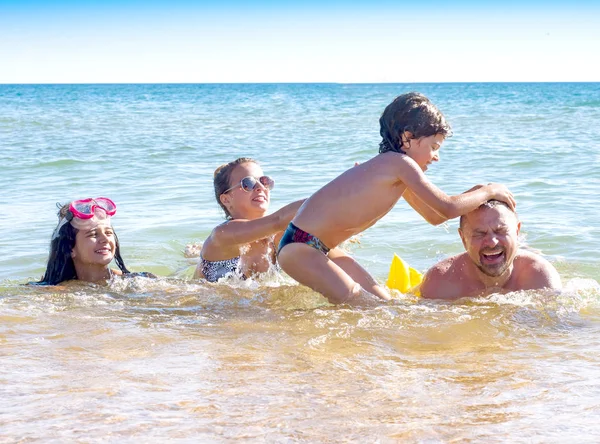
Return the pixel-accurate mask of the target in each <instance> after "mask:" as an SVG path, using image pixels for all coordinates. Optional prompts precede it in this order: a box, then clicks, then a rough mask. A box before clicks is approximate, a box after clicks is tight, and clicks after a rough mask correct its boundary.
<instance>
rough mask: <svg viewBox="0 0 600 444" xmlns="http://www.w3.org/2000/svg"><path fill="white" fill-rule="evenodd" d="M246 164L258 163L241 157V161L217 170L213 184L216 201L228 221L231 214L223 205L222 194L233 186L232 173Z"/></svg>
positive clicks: (222, 166) (226, 164) (227, 164)
mask: <svg viewBox="0 0 600 444" xmlns="http://www.w3.org/2000/svg"><path fill="white" fill-rule="evenodd" d="M244 163H256V164H258V162H257V161H256V160H254V159H252V158H250V157H240V158H239V159H235V160H234V161H232V162H229V163H225V164H223V165H221V166H220V167H219V168H217V169H216V170H215V174H214V178H213V184H214V187H215V199H217V203H218V204H219V205H220V206H221V208H222V209H223V211H224V212H225V218H226V219H227V220H230V219H231V214H229V210H227V207H226V206H225V205H223V202H221V199H220V197H221V194H223V193H224V192H225V191H227V190H228V189H229V188H231V187H232V186H233V185H231V184H230V181H231V173H232V172H233V170H234V169H235V167H236V166H238V165H242V164H244Z"/></svg>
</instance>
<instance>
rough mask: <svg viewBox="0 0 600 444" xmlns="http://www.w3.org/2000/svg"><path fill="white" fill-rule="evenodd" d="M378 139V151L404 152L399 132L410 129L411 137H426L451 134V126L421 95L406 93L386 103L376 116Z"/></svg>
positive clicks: (402, 132) (448, 135)
mask: <svg viewBox="0 0 600 444" xmlns="http://www.w3.org/2000/svg"><path fill="white" fill-rule="evenodd" d="M379 125H380V130H379V133H380V134H381V137H382V140H381V142H380V143H379V152H380V153H386V152H388V151H393V152H396V153H404V150H403V149H402V134H404V131H410V132H411V133H412V138H414V139H418V138H420V137H429V136H433V135H435V134H441V135H443V136H444V137H450V136H452V129H451V128H450V125H449V124H448V122H446V119H445V117H444V115H443V114H442V113H441V112H440V110H439V109H437V107H436V106H435V105H434V104H433V103H431V101H430V100H429V99H428V98H427V97H425V96H424V95H423V94H420V93H417V92H410V93H406V94H402V95H401V96H398V97H396V98H395V99H394V101H393V102H392V103H390V104H389V105H388V106H387V107H386V108H385V110H384V111H383V114H381V118H380V119H379Z"/></svg>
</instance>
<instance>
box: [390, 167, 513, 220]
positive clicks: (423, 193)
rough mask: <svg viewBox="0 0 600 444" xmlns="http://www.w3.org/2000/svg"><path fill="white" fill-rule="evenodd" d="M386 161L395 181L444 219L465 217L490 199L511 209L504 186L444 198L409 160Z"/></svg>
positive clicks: (508, 192) (486, 186)
mask: <svg viewBox="0 0 600 444" xmlns="http://www.w3.org/2000/svg"><path fill="white" fill-rule="evenodd" d="M388 160H389V161H390V162H391V163H393V164H394V165H393V167H394V168H395V171H396V172H397V173H396V174H397V177H398V180H399V181H401V182H403V183H404V185H406V188H407V190H406V191H408V190H410V191H412V193H413V194H414V195H415V196H416V197H418V198H419V199H420V200H421V201H422V202H423V203H424V204H425V205H427V206H429V207H430V208H431V209H432V210H433V211H435V212H436V213H438V215H440V216H441V217H443V218H445V219H453V218H455V217H458V216H461V215H463V214H466V213H468V212H469V211H472V210H474V209H476V208H477V207H479V206H480V205H481V204H482V203H484V202H487V201H488V200H490V199H496V200H500V201H502V202H506V203H507V204H508V205H509V207H511V208H512V209H514V208H515V200H514V198H513V196H512V193H511V192H510V191H508V188H506V187H505V186H504V185H501V184H488V185H484V186H482V187H480V188H475V189H471V190H470V191H467V192H465V193H462V194H459V195H456V196H448V195H447V194H446V193H444V192H443V191H442V190H440V189H439V188H438V187H436V186H435V185H434V184H433V183H431V182H430V181H429V180H428V179H427V177H426V176H425V174H424V173H423V171H422V170H421V168H420V167H419V165H418V164H417V163H416V162H415V161H414V160H412V159H411V158H410V157H408V156H397V157H396V156H394V157H390V158H389V159H388ZM406 191H405V193H406Z"/></svg>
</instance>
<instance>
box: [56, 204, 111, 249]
mask: <svg viewBox="0 0 600 444" xmlns="http://www.w3.org/2000/svg"><path fill="white" fill-rule="evenodd" d="M116 212H117V205H116V204H115V203H114V202H113V201H112V200H110V199H109V198H107V197H96V198H95V199H80V200H74V201H73V202H71V204H70V205H69V211H68V212H67V214H66V216H65V217H61V218H60V219H59V222H58V226H57V227H56V228H55V229H54V233H52V239H55V238H57V237H58V236H59V232H60V229H61V228H62V227H63V225H65V224H66V223H68V222H70V223H71V225H72V226H73V227H75V228H77V229H78V230H89V229H93V228H94V227H96V226H98V225H105V226H110V225H111V223H110V218H111V216H114V215H115V214H116Z"/></svg>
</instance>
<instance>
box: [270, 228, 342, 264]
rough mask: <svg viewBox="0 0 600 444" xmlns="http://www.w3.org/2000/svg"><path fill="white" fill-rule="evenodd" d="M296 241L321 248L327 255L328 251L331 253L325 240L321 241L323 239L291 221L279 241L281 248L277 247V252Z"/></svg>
mask: <svg viewBox="0 0 600 444" xmlns="http://www.w3.org/2000/svg"><path fill="white" fill-rule="evenodd" d="M294 243H301V244H306V245H310V246H311V247H313V248H316V249H317V250H319V251H320V252H321V253H323V254H324V255H325V256H327V253H329V250H330V248H328V247H327V246H326V245H325V244H324V243H323V242H321V239H319V238H318V237H315V236H313V235H312V234H310V233H307V232H306V231H303V230H301V229H300V228H298V227H297V226H296V225H294V224H293V223H291V222H290V224H289V225H288V227H287V229H286V230H285V233H283V236H282V237H281V240H280V241H279V248H278V249H277V254H279V252H280V251H281V249H282V248H283V247H285V246H286V245H287V244H294Z"/></svg>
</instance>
